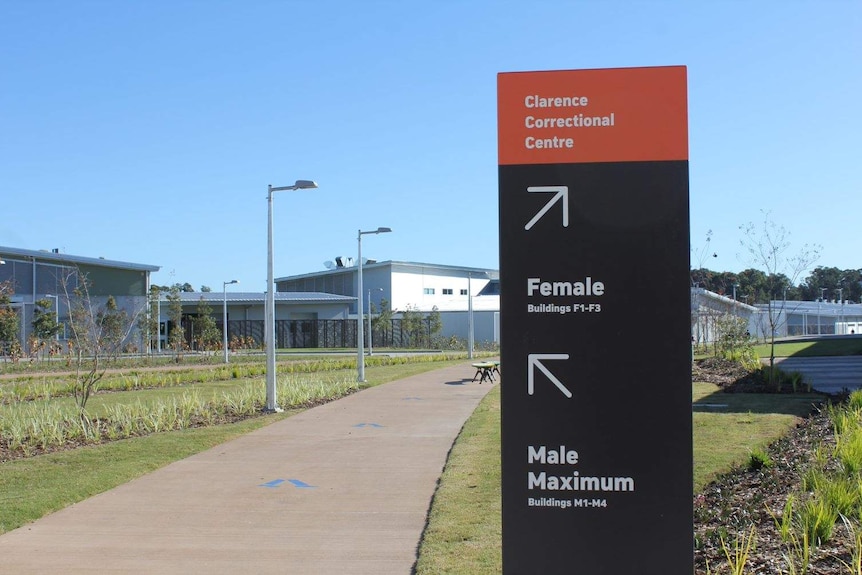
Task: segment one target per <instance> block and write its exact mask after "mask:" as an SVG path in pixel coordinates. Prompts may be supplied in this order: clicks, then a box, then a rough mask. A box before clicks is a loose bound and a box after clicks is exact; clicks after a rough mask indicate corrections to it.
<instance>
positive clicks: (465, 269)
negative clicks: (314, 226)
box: [275, 260, 500, 282]
mask: <svg viewBox="0 0 862 575" xmlns="http://www.w3.org/2000/svg"><path fill="white" fill-rule="evenodd" d="M358 267H359V266H356V265H354V266H350V267H339V268H333V269H331V270H320V271H316V272H311V273H306V274H299V275H294V276H284V277H280V278H276V279H275V281H276V282H286V281H293V280H299V279H306V278H312V277H319V276H326V275H333V274H340V273H345V272H351V271H353V270H354V269H357V268H358ZM382 267H408V268H430V269H436V270H448V271H458V272H464V273H467V272H470V273H474V274H477V275H478V274H485V275H486V276H487V277H491V278H497V277H499V275H500V271H499V270H495V269H491V268H475V267H467V266H453V265H448V264H427V263H421V262H404V261H394V260H386V261H382V262H374V263H366V264H363V265H362V270H363V271H365V270H372V269H376V268H382ZM475 279H480V278H479V277H475Z"/></svg>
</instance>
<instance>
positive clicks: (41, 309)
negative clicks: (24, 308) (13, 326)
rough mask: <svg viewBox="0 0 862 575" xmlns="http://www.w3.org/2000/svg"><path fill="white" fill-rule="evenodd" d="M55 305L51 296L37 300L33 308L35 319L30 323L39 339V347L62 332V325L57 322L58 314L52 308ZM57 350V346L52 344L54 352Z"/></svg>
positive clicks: (42, 346) (41, 347)
mask: <svg viewBox="0 0 862 575" xmlns="http://www.w3.org/2000/svg"><path fill="white" fill-rule="evenodd" d="M53 307H54V301H53V300H51V299H50V298H43V299H39V300H36V305H35V307H34V309H33V321H32V322H31V323H30V325H32V326H33V336H34V337H35V338H36V339H37V346H38V348H39V349H43V348H44V347H45V345H46V344H47V343H48V342H49V341H51V340H52V339H54V337H55V336H56V335H57V334H58V333H60V328H61V327H62V326H61V325H60V324H59V323H57V314H56V313H55V311H53V310H52V308H53ZM55 351H57V348H56V346H52V353H53V352H55Z"/></svg>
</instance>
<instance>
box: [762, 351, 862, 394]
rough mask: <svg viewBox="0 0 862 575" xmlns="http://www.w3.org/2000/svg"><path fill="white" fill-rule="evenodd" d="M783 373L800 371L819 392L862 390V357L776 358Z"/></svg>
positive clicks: (807, 381) (806, 380)
mask: <svg viewBox="0 0 862 575" xmlns="http://www.w3.org/2000/svg"><path fill="white" fill-rule="evenodd" d="M775 365H777V366H778V367H780V368H781V370H782V371H785V372H791V371H798V372H799V373H801V374H802V375H803V377H804V379H805V382H806V383H810V384H811V385H812V386H813V387H814V389H816V390H817V391H823V392H826V393H840V392H841V391H842V390H844V389H849V390H851V391H852V390H854V389H860V388H862V356H858V355H851V356H835V357H786V358H780V357H777V358H775Z"/></svg>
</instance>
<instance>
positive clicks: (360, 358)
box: [356, 228, 392, 383]
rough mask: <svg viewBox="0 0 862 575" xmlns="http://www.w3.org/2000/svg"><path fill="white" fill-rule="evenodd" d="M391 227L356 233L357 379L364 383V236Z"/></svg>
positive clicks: (387, 229)
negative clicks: (357, 262)
mask: <svg viewBox="0 0 862 575" xmlns="http://www.w3.org/2000/svg"><path fill="white" fill-rule="evenodd" d="M391 231H392V229H391V228H377V229H376V230H370V231H367V232H363V231H362V230H359V233H358V234H357V235H356V244H357V246H358V252H359V253H358V254H357V256H358V257H357V259H358V260H359V272H358V274H357V278H356V284H357V285H356V295H357V296H358V297H357V298H356V301H357V304H358V306H359V309H358V310H357V315H356V367H357V376H356V381H358V382H360V383H362V382H364V381H365V349H363V348H364V347H365V342H364V341H363V340H364V337H363V333H362V332H363V331H365V328H364V326H363V325H362V323H363V321H362V320H363V311H362V236H365V235H368V234H386V233H389V232H391ZM369 335H370V334H369Z"/></svg>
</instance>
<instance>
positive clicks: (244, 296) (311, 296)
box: [159, 291, 356, 305]
mask: <svg viewBox="0 0 862 575" xmlns="http://www.w3.org/2000/svg"><path fill="white" fill-rule="evenodd" d="M167 296H168V292H164V291H163V292H161V294H160V297H159V299H160V300H161V301H167V300H168V297H167ZM179 296H180V301H181V302H182V303H197V302H199V301H200V300H201V299H203V300H204V301H206V302H207V303H222V302H223V301H224V299H227V301H228V303H257V304H261V305H262V304H263V303H264V302H265V301H266V293H264V292H231V291H229V292H227V295H225V293H224V292H223V291H211V292H180V293H179ZM275 301H276V303H351V302H354V301H356V298H355V297H350V296H344V295H337V294H331V293H322V292H275Z"/></svg>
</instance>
